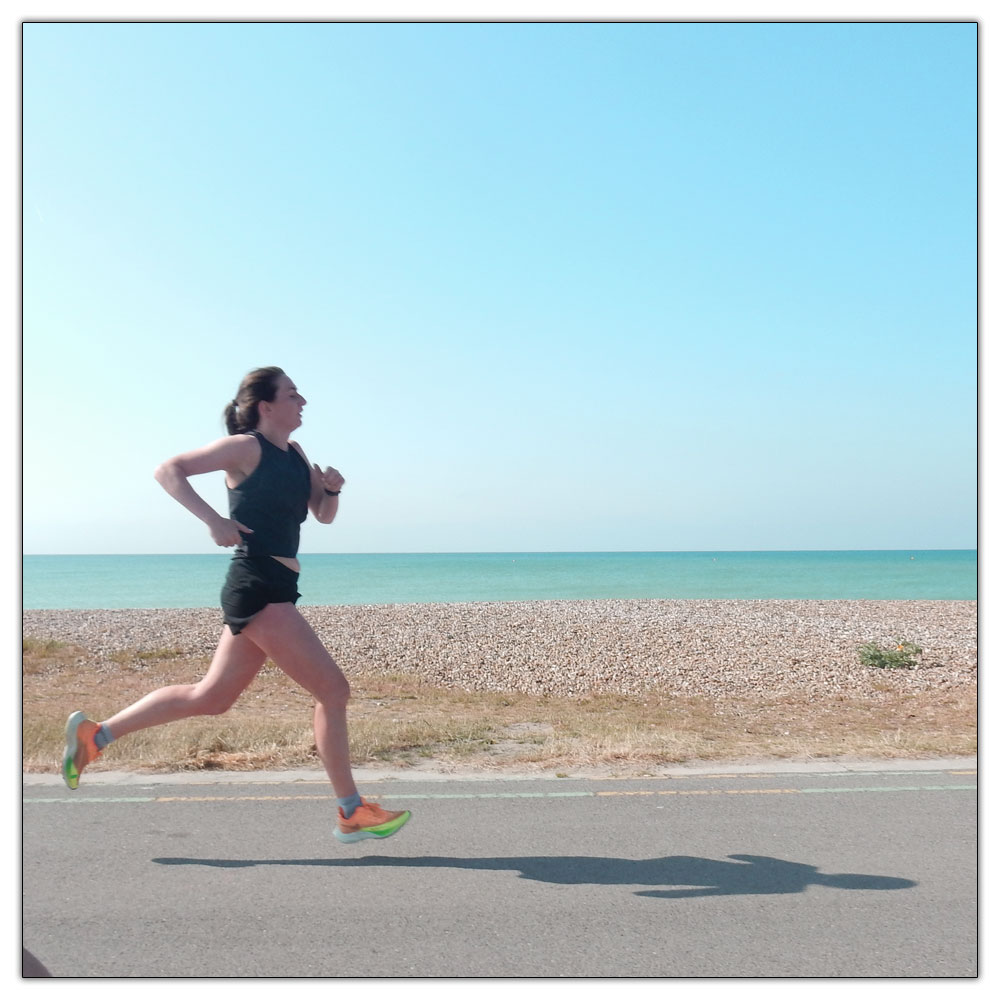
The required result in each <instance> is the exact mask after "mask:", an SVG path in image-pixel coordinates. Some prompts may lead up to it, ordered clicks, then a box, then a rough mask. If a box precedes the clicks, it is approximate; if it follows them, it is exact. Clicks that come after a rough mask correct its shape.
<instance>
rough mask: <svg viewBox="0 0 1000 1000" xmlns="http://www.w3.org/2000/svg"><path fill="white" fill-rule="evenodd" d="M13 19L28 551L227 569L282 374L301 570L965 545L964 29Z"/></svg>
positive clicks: (970, 167) (970, 213)
mask: <svg viewBox="0 0 1000 1000" xmlns="http://www.w3.org/2000/svg"><path fill="white" fill-rule="evenodd" d="M23 39H24V48H23V72H24V92H23V134H24V144H23V284H24V290H23V359H22V360H23V387H22V391H23V491H24V500H23V543H24V551H25V552H65V553H71V552H209V551H213V550H214V546H213V545H212V542H211V539H210V538H209V537H208V533H207V531H206V530H205V529H204V527H203V526H202V525H201V524H200V522H198V521H197V520H195V519H194V518H193V517H192V516H191V515H190V514H188V513H187V512H186V511H184V510H183V509H182V508H180V507H179V506H178V505H177V504H176V503H174V501H172V500H171V499H170V498H169V497H167V496H166V494H165V493H163V492H162V490H160V488H159V487H158V486H157V485H156V483H155V482H154V481H153V479H152V470H153V468H154V467H155V466H156V465H157V464H158V463H159V462H160V461H161V460H163V459H164V458H166V457H168V456H170V455H172V454H175V453H177V452H180V451H184V450H187V449H189V448H192V447H194V446H196V445H199V444H203V443H206V442H207V441H210V440H212V439H213V438H215V437H218V436H221V435H222V434H223V433H224V430H223V428H222V424H221V419H220V414H221V410H222V407H223V406H224V404H225V403H226V401H228V400H229V399H230V398H231V397H232V395H233V393H234V391H235V389H236V386H237V384H238V382H239V380H240V378H241V376H242V375H243V374H244V372H246V371H247V370H248V369H250V368H252V367H256V366H258V365H263V364H279V365H281V366H282V367H284V368H285V369H286V371H288V373H289V374H290V375H291V376H292V378H293V379H294V380H295V381H296V383H297V384H298V385H299V387H300V388H301V389H302V391H303V392H304V394H305V395H306V397H307V398H308V399H309V401H310V402H309V405H308V407H307V409H306V421H305V424H304V426H303V427H302V428H301V430H300V431H299V432H298V435H297V437H298V440H299V441H300V442H301V443H302V444H303V446H304V447H305V449H306V452H307V453H308V455H309V457H310V458H311V459H313V460H315V461H318V462H320V463H321V464H323V465H326V464H332V465H335V466H337V467H338V468H339V469H340V470H341V471H342V472H343V473H344V475H345V476H346V477H347V481H348V482H347V486H346V487H345V492H344V498H343V504H342V512H341V515H340V517H339V518H338V520H337V522H336V523H335V525H334V526H332V527H324V526H321V525H317V524H310V525H309V526H308V527H307V528H306V529H305V531H304V534H303V550H304V551H313V552H324V551H330V552H338V551H345V552H377V551H416V552H419V551H492V550H496V551H524V550H684V549H803V548H815V549H827V548H971V547H974V546H975V544H976V499H977V498H976V430H977V427H976V417H977V412H976V393H977V382H976V376H977V373H976V360H977V359H976V348H977V339H976V226H977V205H976V165H977V164H976V142H977V132H976V125H977V121H976V83H977V77H976V73H977V66H976V25H975V24H968V23H967V24H958V23H955V24H940V23H939V24H933V23H909V24H907V23H895V24H893V23H860V22H859V23H850V24H847V23H842V24H837V23H787V24H767V23H757V24H737V23H729V24H726V23H703V24H686V23H671V24H608V23H589V24H568V23H563V24H530V23H522V24H499V23H492V24H471V23H470V24H398V23H397V24H385V23H383V24H374V23H373V24H346V23H343V24H329V23H328V24H316V23H309V24H268V23H245V24H234V23H229V24H209V23H189V24H166V23H161V24H153V23H133V24H96V23H94V24H72V23H63V24H42V23H37V24H27V25H25V27H24V35H23ZM66 484H69V497H68V496H67V491H66V489H65V486H66ZM195 485H196V487H197V488H199V489H200V490H201V491H202V492H203V495H205V496H206V498H207V499H209V500H210V502H213V503H215V504H216V505H217V506H218V507H220V508H223V507H224V504H225V490H224V488H223V485H222V480H221V476H218V477H206V478H203V479H199V480H196V482H195Z"/></svg>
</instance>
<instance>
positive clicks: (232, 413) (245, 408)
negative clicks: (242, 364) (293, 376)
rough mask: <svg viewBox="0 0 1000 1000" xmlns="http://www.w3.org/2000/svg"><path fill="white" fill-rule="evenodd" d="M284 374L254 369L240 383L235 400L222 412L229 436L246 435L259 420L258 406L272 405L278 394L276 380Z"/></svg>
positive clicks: (273, 370) (279, 370) (275, 369)
mask: <svg viewBox="0 0 1000 1000" xmlns="http://www.w3.org/2000/svg"><path fill="white" fill-rule="evenodd" d="M284 374H285V373H284V372H283V371H282V370H281V369H280V368H275V367H273V366H272V367H270V368H255V369H254V370H253V371H252V372H249V373H248V374H247V375H245V376H244V378H243V381H242V382H240V387H239V390H238V391H237V393H236V398H235V399H234V400H233V401H232V402H231V403H230V404H229V405H228V406H227V407H226V409H225V410H224V411H223V414H222V419H223V420H225V422H226V430H227V431H229V433H230V434H246V432H247V431H252V430H253V429H254V428H255V427H256V426H257V423H258V422H259V420H260V414H259V413H258V412H257V407H258V404H260V403H273V402H274V397H275V395H276V394H277V392H278V378H279V376H281V375H284Z"/></svg>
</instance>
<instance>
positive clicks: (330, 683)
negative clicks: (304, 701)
mask: <svg viewBox="0 0 1000 1000" xmlns="http://www.w3.org/2000/svg"><path fill="white" fill-rule="evenodd" d="M350 698H351V685H350V683H349V682H348V680H347V678H346V677H345V676H344V675H343V674H342V673H341V672H340V670H337V671H336V673H335V674H332V675H331V676H330V677H329V678H328V679H327V680H326V681H325V683H324V684H323V687H322V690H320V691H317V692H316V700H317V701H318V702H319V703H320V704H321V705H326V706H327V707H329V708H334V707H338V706H342V705H346V704H347V703H348V701H350Z"/></svg>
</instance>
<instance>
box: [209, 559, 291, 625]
mask: <svg viewBox="0 0 1000 1000" xmlns="http://www.w3.org/2000/svg"><path fill="white" fill-rule="evenodd" d="M298 582H299V574H298V573H296V572H295V570H294V569H289V568H288V567H287V566H286V565H285V564H284V563H280V562H278V560H277V559H272V558H271V557H270V556H237V557H235V558H234V559H233V561H232V562H231V563H230V564H229V573H228V574H227V575H226V582H225V583H224V584H223V585H222V595H221V596H222V620H223V621H224V622H225V623H226V624H227V625H228V626H229V628H230V630H231V631H232V633H233V635H239V634H240V632H241V631H242V630H243V629H244V628H245V627H246V626H247V624H248V623H249V621H250V619H251V618H253V616H254V615H256V614H258V613H259V612H261V611H263V610H264V608H265V607H267V605H268V604H287V603H291V604H294V603H295V602H296V601H297V600H298V599H299V597H301V596H302V595H301V594H299V591H298Z"/></svg>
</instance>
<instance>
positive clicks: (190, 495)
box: [153, 434, 260, 547]
mask: <svg viewBox="0 0 1000 1000" xmlns="http://www.w3.org/2000/svg"><path fill="white" fill-rule="evenodd" d="M259 460H260V444H259V442H258V441H257V439H256V438H254V437H252V436H250V435H246V434H234V435H232V436H230V437H225V438H220V439H219V440H218V441H214V442H212V444H209V445H206V446H205V447H204V448H196V449H195V450H194V451H189V452H185V453H184V454H183V455H175V456H174V457H173V458H168V459H167V460H166V461H165V462H164V463H163V464H162V465H160V466H158V467H157V469H156V472H154V473H153V475H154V477H155V479H156V481H157V482H158V483H159V484H160V485H161V486H162V487H163V488H164V489H165V490H166V491H167V492H168V493H169V494H170V495H171V496H172V497H173V498H174V499H175V500H176V501H177V502H178V503H179V504H181V506H183V507H185V508H187V510H189V511H191V513H192V514H194V516H195V517H197V518H198V519H199V520H201V521H204V522H205V524H206V525H207V526H208V530H209V533H210V534H211V536H212V540H213V541H214V542H215V544H216V545H221V546H226V547H228V546H233V545H239V544H240V542H241V541H242V539H241V538H240V532H241V531H245V532H247V533H250V534H252V531H251V529H250V528H248V527H246V525H243V524H240V523H239V522H238V521H233V520H231V519H230V518H228V517H223V516H222V515H221V514H220V513H218V511H216V510H215V509H214V508H213V507H212V506H211V505H210V504H208V503H207V502H206V501H205V500H203V499H202V497H201V496H199V494H198V493H197V492H195V489H194V487H193V486H192V485H191V483H190V482H188V479H189V477H191V476H200V475H203V474H204V473H206V472H225V473H226V480H227V482H228V483H230V484H231V485H234V486H235V485H236V484H237V483H238V482H240V481H241V480H242V479H245V478H246V476H248V475H249V474H250V473H251V472H252V471H253V469H254V468H255V467H256V464H257V462H258V461H259Z"/></svg>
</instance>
